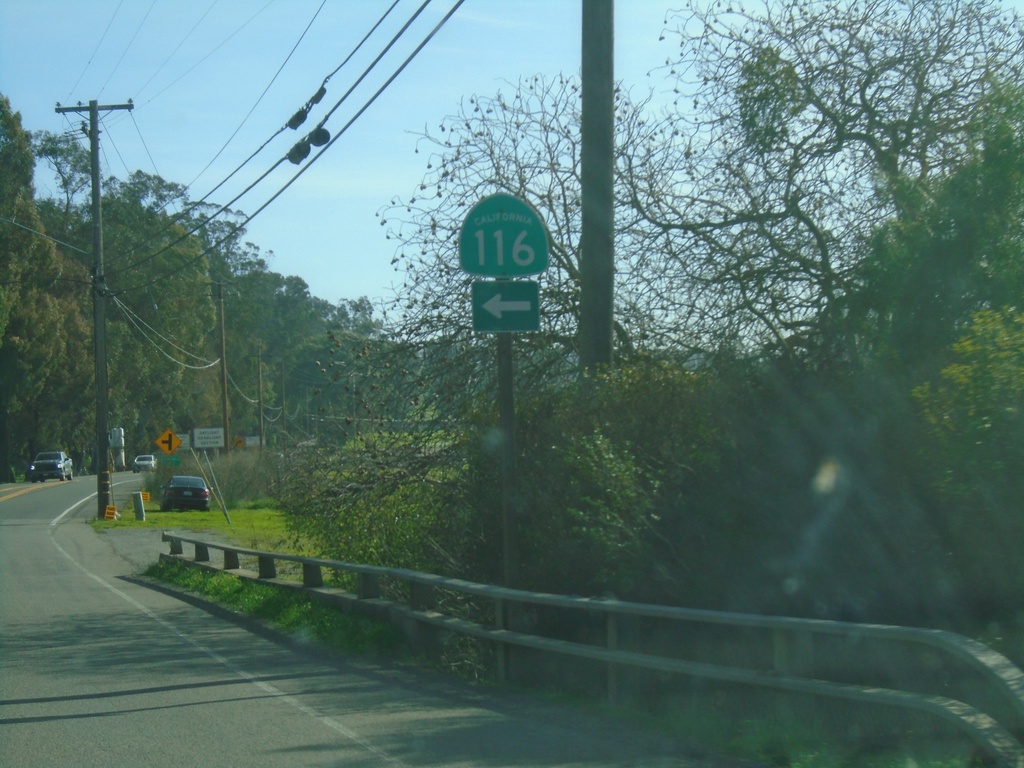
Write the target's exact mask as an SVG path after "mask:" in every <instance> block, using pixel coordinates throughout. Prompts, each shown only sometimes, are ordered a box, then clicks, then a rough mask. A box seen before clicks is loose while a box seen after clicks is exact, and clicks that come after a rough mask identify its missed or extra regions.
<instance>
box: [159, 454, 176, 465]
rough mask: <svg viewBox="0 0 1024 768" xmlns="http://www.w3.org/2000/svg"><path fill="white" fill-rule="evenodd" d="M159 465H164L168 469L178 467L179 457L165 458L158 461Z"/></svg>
mask: <svg viewBox="0 0 1024 768" xmlns="http://www.w3.org/2000/svg"><path fill="white" fill-rule="evenodd" d="M160 463H161V464H166V465H167V466H168V467H180V466H181V456H165V457H164V458H162V459H160Z"/></svg>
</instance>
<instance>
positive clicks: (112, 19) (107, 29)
mask: <svg viewBox="0 0 1024 768" xmlns="http://www.w3.org/2000/svg"><path fill="white" fill-rule="evenodd" d="M123 5H124V0H120V2H119V3H118V4H117V8H115V9H114V13H113V15H111V17H110V21H108V22H107V26H106V28H105V29H104V30H103V34H102V35H100V39H99V42H98V43H96V50H94V51H93V52H92V55H91V56H90V57H89V59H88V60H87V61H86V62H85V66H84V67H82V72H81V73H80V74H79V75H78V79H77V80H75V84H74V85H73V86H71V90H70V91H68V95H67V96H65V97H64V101H69V100H70V99H71V94H72V93H74V92H75V89H76V88H77V87H78V84H79V83H80V82H82V78H83V77H85V73H86V72H88V71H89V67H90V66H91V65H92V60H93V59H94V58H96V54H97V52H98V51H99V50H100V48H101V47H103V41H104V40H106V39H107V33H108V32H109V31H110V27H111V26H113V24H114V19H116V18H117V14H118V13H120V12H121V6H123Z"/></svg>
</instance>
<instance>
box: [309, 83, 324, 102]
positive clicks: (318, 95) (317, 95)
mask: <svg viewBox="0 0 1024 768" xmlns="http://www.w3.org/2000/svg"><path fill="white" fill-rule="evenodd" d="M326 95H327V88H325V87H324V86H322V85H321V86H320V90H319V91H317V92H316V93H314V94H313V98H312V99H310V100H309V106H313V105H314V104H319V103H320V99H322V98H323V97H324V96H326Z"/></svg>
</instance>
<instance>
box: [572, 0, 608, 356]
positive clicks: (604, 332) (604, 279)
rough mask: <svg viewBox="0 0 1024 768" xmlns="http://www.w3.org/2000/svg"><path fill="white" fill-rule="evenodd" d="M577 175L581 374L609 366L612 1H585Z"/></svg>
mask: <svg viewBox="0 0 1024 768" xmlns="http://www.w3.org/2000/svg"><path fill="white" fill-rule="evenodd" d="M581 5H582V8H583V25H582V27H583V29H582V34H583V41H582V50H583V55H582V70H581V71H582V76H581V77H582V99H583V113H582V124H581V129H580V133H581V146H580V173H581V177H582V178H581V183H582V187H583V200H582V209H583V225H582V231H581V233H580V329H579V336H580V339H579V345H580V364H581V368H582V372H583V373H584V374H591V373H595V372H596V371H597V370H599V369H600V368H602V367H607V366H609V365H611V362H612V323H613V314H612V307H613V302H614V283H615V200H614V196H613V185H614V178H615V67H614V41H615V33H614V18H615V3H614V0H584V2H583V3H581Z"/></svg>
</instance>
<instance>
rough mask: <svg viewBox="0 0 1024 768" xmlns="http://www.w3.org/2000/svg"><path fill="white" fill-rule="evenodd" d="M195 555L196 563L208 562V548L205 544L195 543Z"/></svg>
mask: <svg viewBox="0 0 1024 768" xmlns="http://www.w3.org/2000/svg"><path fill="white" fill-rule="evenodd" d="M195 547H196V557H195V560H196V562H197V563H208V562H210V548H209V547H208V546H206V545H205V544H198V543H197V544H196V545H195Z"/></svg>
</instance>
